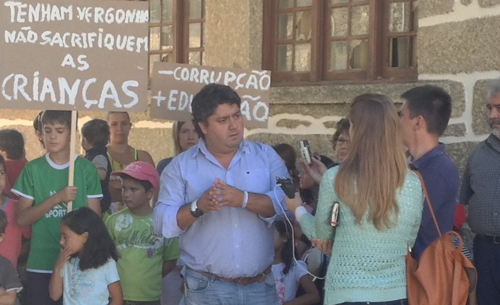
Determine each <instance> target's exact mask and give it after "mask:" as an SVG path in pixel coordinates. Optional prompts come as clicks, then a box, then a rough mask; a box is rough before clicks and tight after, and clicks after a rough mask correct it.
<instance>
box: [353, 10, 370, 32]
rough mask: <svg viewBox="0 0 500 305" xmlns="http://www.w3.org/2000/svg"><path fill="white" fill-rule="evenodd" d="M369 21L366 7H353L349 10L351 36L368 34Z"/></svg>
mask: <svg viewBox="0 0 500 305" xmlns="http://www.w3.org/2000/svg"><path fill="white" fill-rule="evenodd" d="M369 21H370V15H369V9H368V5H360V6H355V7H353V8H352V9H351V35H366V34H368V24H369Z"/></svg>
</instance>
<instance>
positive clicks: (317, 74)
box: [263, 0, 418, 83]
mask: <svg viewBox="0 0 500 305" xmlns="http://www.w3.org/2000/svg"><path fill="white" fill-rule="evenodd" d="M264 6H265V7H264V25H263V28H264V32H263V67H264V69H268V70H271V71H272V73H273V82H274V83H282V82H320V81H354V80H356V81H373V80H377V79H398V80H401V79H407V80H415V79H416V78H417V63H416V54H415V53H416V52H415V50H416V38H417V37H416V34H417V20H418V19H417V0H270V1H265V2H264Z"/></svg>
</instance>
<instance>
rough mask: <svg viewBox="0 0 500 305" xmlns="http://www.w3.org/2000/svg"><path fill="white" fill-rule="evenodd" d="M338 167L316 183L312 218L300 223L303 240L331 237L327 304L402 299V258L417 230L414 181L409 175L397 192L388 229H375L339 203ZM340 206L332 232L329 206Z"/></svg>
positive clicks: (418, 191) (418, 192)
mask: <svg viewBox="0 0 500 305" xmlns="http://www.w3.org/2000/svg"><path fill="white" fill-rule="evenodd" d="M337 171H338V167H334V168H332V169H330V170H328V171H327V172H326V173H325V175H324V176H323V179H322V181H321V184H320V191H319V198H318V209H317V211H316V216H315V217H314V216H312V215H310V214H305V215H303V216H302V217H301V218H300V224H301V226H302V229H303V231H304V233H305V234H306V236H307V237H309V238H311V239H312V238H317V239H333V249H332V257H331V260H330V264H329V266H328V271H327V275H326V280H325V302H324V304H326V305H331V304H340V303H343V302H384V301H392V300H399V299H405V298H406V269H405V255H406V254H407V251H408V246H413V244H414V242H415V239H416V237H417V233H418V230H419V226H420V220H421V217H422V208H423V202H424V195H423V193H422V188H421V186H420V181H419V180H418V177H417V176H416V175H415V174H414V173H412V172H411V171H408V174H407V176H406V180H405V183H404V185H403V187H402V188H401V189H400V190H398V191H397V199H398V203H399V215H398V216H397V217H396V216H395V215H393V216H392V219H393V223H394V224H395V225H393V226H391V227H390V228H389V229H385V230H383V231H378V230H377V229H376V228H375V226H374V225H373V224H372V223H371V222H368V221H367V217H366V216H365V218H364V219H363V220H362V221H361V223H360V224H356V223H355V218H354V214H353V213H352V212H351V210H350V209H349V208H348V207H347V206H346V205H344V204H343V203H342V202H340V201H339V199H338V198H337V194H336V193H335V189H334V180H335V176H336V174H337ZM335 201H337V202H339V205H340V211H339V218H338V221H339V225H338V227H337V228H336V232H335V231H334V229H333V228H332V227H331V226H330V217H331V212H332V207H333V203H334V202H335Z"/></svg>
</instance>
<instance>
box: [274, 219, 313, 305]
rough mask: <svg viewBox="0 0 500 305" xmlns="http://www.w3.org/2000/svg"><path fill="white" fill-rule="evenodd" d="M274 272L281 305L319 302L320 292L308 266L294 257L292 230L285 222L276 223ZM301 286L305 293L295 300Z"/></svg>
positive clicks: (304, 304)
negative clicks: (308, 272) (309, 272)
mask: <svg viewBox="0 0 500 305" xmlns="http://www.w3.org/2000/svg"><path fill="white" fill-rule="evenodd" d="M275 226H276V230H275V232H274V263H273V266H272V271H273V275H274V282H275V283H276V292H277V293H278V300H279V302H280V304H286V305H292V304H293V305H308V304H315V303H316V302H319V300H320V297H319V292H318V289H317V288H316V286H315V285H314V283H313V281H312V279H311V277H310V276H309V275H308V274H307V265H306V264H305V263H304V262H303V261H300V260H298V261H297V262H295V260H294V257H293V248H292V247H293V239H292V228H291V227H290V224H289V223H288V222H285V221H277V222H276V223H275ZM299 284H300V285H301V286H302V288H303V289H304V291H305V293H304V294H303V295H301V296H300V297H298V298H295V294H296V293H297V289H298V288H299Z"/></svg>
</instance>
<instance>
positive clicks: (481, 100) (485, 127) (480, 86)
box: [472, 79, 490, 135]
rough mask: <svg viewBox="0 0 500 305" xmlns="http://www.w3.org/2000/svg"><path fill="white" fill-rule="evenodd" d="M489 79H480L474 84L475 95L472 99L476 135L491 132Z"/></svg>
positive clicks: (473, 123) (473, 128)
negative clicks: (488, 96)
mask: <svg viewBox="0 0 500 305" xmlns="http://www.w3.org/2000/svg"><path fill="white" fill-rule="evenodd" d="M489 81H490V80H489V79H482V80H478V81H477V82H476V84H475V85H474V95H473V100H472V131H474V134H476V135H484V134H489V133H490V126H489V124H488V108H486V103H487V101H486V91H487V89H488V83H489Z"/></svg>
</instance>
